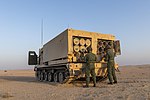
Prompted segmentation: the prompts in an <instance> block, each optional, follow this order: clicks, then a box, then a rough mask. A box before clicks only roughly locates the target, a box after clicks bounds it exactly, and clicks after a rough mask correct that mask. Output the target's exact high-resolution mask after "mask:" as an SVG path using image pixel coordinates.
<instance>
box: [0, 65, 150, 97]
mask: <svg viewBox="0 0 150 100" xmlns="http://www.w3.org/2000/svg"><path fill="white" fill-rule="evenodd" d="M120 71H121V72H117V78H118V84H114V85H108V84H107V83H108V79H107V80H106V81H103V82H99V83H97V87H96V88H94V87H92V84H90V85H91V87H90V88H83V87H82V85H83V84H80V83H78V82H76V83H75V84H74V85H73V84H69V85H66V84H63V85H62V84H54V83H43V82H37V81H36V80H35V78H34V71H32V70H13V71H9V70H8V71H7V72H4V71H0V100H150V65H141V66H124V67H120Z"/></svg>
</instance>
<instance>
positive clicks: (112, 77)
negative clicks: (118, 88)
mask: <svg viewBox="0 0 150 100" xmlns="http://www.w3.org/2000/svg"><path fill="white" fill-rule="evenodd" d="M106 50H107V51H106V61H107V72H108V79H109V83H108V84H113V83H114V84H116V83H117V78H116V74H115V66H114V65H115V62H114V58H115V53H114V51H113V48H112V43H110V44H108V45H107V47H106ZM113 81H114V82H113Z"/></svg>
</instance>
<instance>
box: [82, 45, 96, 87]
mask: <svg viewBox="0 0 150 100" xmlns="http://www.w3.org/2000/svg"><path fill="white" fill-rule="evenodd" d="M88 51H89V53H88V54H86V55H85V61H86V69H85V70H86V71H85V75H86V86H87V87H88V86H89V82H90V74H91V75H92V79H93V83H94V87H95V86H96V74H95V64H94V63H95V62H96V60H97V58H96V55H95V54H94V53H92V48H91V50H88Z"/></svg>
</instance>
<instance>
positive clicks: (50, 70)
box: [28, 29, 121, 83]
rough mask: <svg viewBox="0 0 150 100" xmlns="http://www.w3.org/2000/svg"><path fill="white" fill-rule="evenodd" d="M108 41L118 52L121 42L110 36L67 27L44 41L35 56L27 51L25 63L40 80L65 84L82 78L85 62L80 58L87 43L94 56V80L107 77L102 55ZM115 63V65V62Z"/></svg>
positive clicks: (84, 51) (117, 52)
mask: <svg viewBox="0 0 150 100" xmlns="http://www.w3.org/2000/svg"><path fill="white" fill-rule="evenodd" d="M109 43H112V44H113V45H112V48H114V52H115V54H116V55H120V54H121V51H120V42H119V41H118V40H116V39H115V36H113V35H110V34H101V33H97V32H87V31H82V30H74V29H66V30H65V31H64V32H62V33H60V34H59V35H58V36H56V37H55V38H53V39H52V40H50V41H49V42H47V43H46V44H44V45H43V47H42V48H40V49H39V54H38V55H37V54H36V53H35V52H34V51H29V61H28V64H29V65H35V68H34V70H35V75H36V78H37V79H38V80H39V81H49V82H52V81H53V82H60V83H64V82H70V81H72V80H74V79H79V78H84V77H85V74H84V69H85V67H86V63H85V61H84V59H83V58H84V56H85V55H86V54H87V48H88V47H89V46H90V47H92V49H93V50H92V52H93V53H95V54H96V55H97V62H96V63H95V72H96V77H97V80H100V79H102V78H103V79H104V78H106V76H107V72H106V70H107V68H106V67H107V62H106V61H105V54H106V46H107V45H108V44H109ZM115 65H116V66H115V67H116V68H117V67H118V65H117V64H115Z"/></svg>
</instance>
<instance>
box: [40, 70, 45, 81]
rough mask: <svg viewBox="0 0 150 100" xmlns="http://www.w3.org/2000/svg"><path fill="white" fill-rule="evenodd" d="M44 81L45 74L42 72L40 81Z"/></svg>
mask: <svg viewBox="0 0 150 100" xmlns="http://www.w3.org/2000/svg"><path fill="white" fill-rule="evenodd" d="M43 79H44V74H43V72H41V73H40V81H43Z"/></svg>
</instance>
